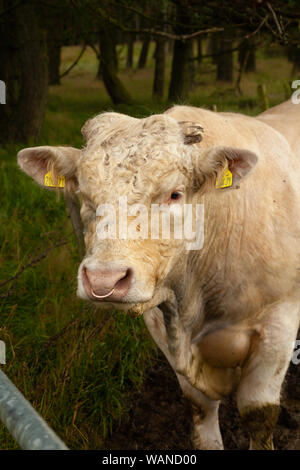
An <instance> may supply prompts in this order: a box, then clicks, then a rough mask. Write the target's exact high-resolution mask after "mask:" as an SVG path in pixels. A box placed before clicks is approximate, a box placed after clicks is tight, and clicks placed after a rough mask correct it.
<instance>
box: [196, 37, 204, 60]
mask: <svg viewBox="0 0 300 470" xmlns="http://www.w3.org/2000/svg"><path fill="white" fill-rule="evenodd" d="M202 55H203V54H202V39H201V38H198V39H197V61H198V64H201V62H202Z"/></svg>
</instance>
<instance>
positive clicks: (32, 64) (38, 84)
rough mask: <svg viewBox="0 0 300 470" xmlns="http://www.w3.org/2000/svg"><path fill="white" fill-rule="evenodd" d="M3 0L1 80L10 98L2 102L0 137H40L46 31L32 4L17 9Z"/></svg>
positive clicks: (45, 80) (15, 139) (0, 5)
mask: <svg viewBox="0 0 300 470" xmlns="http://www.w3.org/2000/svg"><path fill="white" fill-rule="evenodd" d="M10 6H11V2H10V0H0V10H2V11H6V10H9V13H8V14H4V15H3V16H2V17H1V23H2V24H1V29H0V64H1V68H0V80H3V81H4V82H5V83H6V87H7V100H6V103H7V104H6V105H5V106H0V121H1V127H0V141H1V142H3V143H7V142H23V143H24V142H27V141H28V140H29V139H30V140H34V141H35V140H36V139H37V138H38V136H39V134H40V130H41V127H42V124H43V120H44V112H45V105H46V96H47V85H48V68H47V64H48V59H47V47H46V34H45V32H44V31H42V30H41V29H40V27H39V19H38V16H37V12H36V10H35V8H34V6H33V5H32V4H25V5H19V6H17V7H16V8H14V9H11V8H9V7H10Z"/></svg>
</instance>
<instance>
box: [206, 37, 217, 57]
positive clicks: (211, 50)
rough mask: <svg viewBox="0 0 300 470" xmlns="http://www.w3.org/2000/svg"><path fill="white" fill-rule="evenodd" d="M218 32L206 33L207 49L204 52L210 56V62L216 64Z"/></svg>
mask: <svg viewBox="0 0 300 470" xmlns="http://www.w3.org/2000/svg"><path fill="white" fill-rule="evenodd" d="M219 36H220V34H219V33H211V34H209V35H208V40H207V50H206V54H208V55H211V56H212V62H213V63H214V64H217V61H218V57H217V55H218V53H219V47H220V41H219Z"/></svg>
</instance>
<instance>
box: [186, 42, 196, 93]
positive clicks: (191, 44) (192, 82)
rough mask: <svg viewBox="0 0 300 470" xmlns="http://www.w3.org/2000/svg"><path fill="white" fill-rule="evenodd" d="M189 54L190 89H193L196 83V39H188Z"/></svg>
mask: <svg viewBox="0 0 300 470" xmlns="http://www.w3.org/2000/svg"><path fill="white" fill-rule="evenodd" d="M188 46H189V56H188V67H189V89H190V90H193V89H194V88H195V85H196V61H195V60H194V59H195V57H194V41H193V40H190V41H188Z"/></svg>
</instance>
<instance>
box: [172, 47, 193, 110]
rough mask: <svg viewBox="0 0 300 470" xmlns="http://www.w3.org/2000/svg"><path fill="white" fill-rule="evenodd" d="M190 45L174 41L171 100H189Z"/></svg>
mask: <svg viewBox="0 0 300 470" xmlns="http://www.w3.org/2000/svg"><path fill="white" fill-rule="evenodd" d="M189 51H190V48H189V44H188V42H187V41H186V42H182V41H178V40H176V41H174V51H173V60H172V71H171V81H170V88H169V100H170V101H181V100H184V99H186V98H187V96H188V89H189V63H188V58H189Z"/></svg>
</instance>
